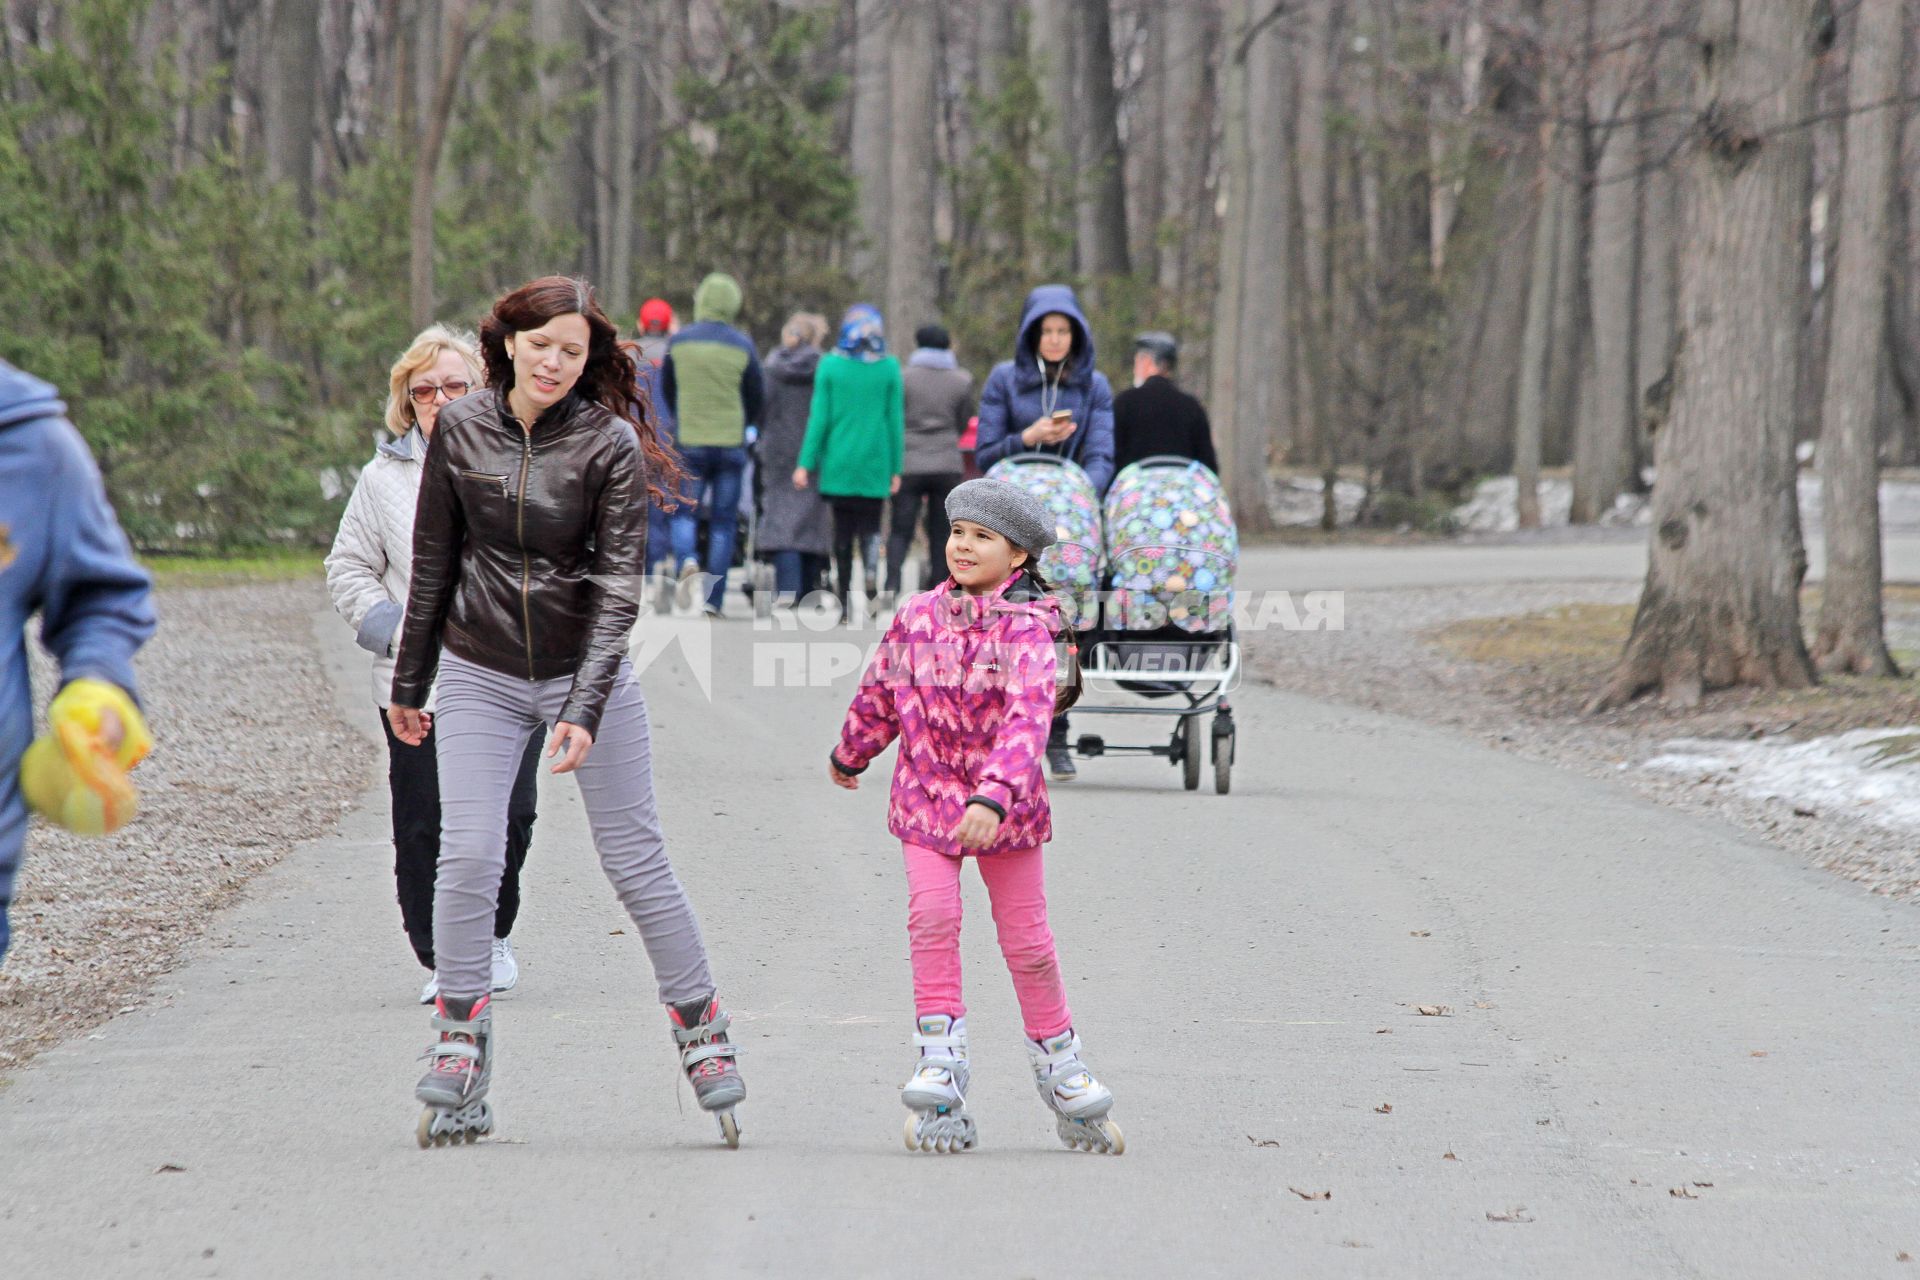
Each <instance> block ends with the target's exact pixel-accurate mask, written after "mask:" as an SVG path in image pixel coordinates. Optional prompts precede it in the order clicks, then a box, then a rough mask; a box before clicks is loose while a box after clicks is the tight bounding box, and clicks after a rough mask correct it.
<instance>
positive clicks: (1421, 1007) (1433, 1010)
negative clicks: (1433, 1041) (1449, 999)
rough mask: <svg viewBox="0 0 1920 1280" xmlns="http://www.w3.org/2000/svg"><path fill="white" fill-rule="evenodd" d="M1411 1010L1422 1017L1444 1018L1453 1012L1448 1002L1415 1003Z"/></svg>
mask: <svg viewBox="0 0 1920 1280" xmlns="http://www.w3.org/2000/svg"><path fill="white" fill-rule="evenodd" d="M1413 1011H1414V1012H1415V1013H1417V1014H1419V1015H1420V1016H1421V1017H1423V1018H1444V1017H1447V1016H1448V1015H1450V1014H1451V1013H1452V1012H1453V1006H1452V1005H1450V1004H1417V1005H1415V1006H1413Z"/></svg>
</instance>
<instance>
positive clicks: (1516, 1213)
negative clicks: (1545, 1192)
mask: <svg viewBox="0 0 1920 1280" xmlns="http://www.w3.org/2000/svg"><path fill="white" fill-rule="evenodd" d="M1487 1221H1488V1222H1532V1221H1533V1215H1532V1214H1530V1213H1528V1212H1527V1206H1525V1205H1518V1206H1516V1207H1514V1208H1512V1209H1509V1210H1507V1211H1506V1212H1505V1213H1489V1214H1488V1215H1487Z"/></svg>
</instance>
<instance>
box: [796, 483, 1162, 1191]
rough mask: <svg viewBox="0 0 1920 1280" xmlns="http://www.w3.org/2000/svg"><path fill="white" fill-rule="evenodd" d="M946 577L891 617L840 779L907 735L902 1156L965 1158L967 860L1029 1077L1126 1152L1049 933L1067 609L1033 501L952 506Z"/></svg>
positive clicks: (902, 807)
mask: <svg viewBox="0 0 1920 1280" xmlns="http://www.w3.org/2000/svg"><path fill="white" fill-rule="evenodd" d="M947 519H948V520H949V521H951V524H952V528H951V532H950V533H949V535H948V537H947V564H948V565H949V566H950V567H951V569H952V576H951V577H949V578H948V579H947V580H946V581H945V582H943V583H941V584H940V585H939V586H937V587H935V588H934V589H933V590H932V591H927V592H923V593H921V594H920V595H917V596H914V597H913V598H912V599H911V600H909V601H908V602H907V603H906V605H905V606H903V607H902V608H901V610H900V612H899V613H898V614H897V615H896V616H895V618H894V620H893V625H892V626H891V627H889V628H888V630H887V634H886V637H885V639H883V640H882V641H881V643H880V648H879V650H878V651H877V652H876V653H875V654H874V658H873V661H872V663H871V664H870V665H869V666H868V668H867V672H866V674H865V675H864V676H863V677H862V678H861V681H860V692H859V693H858V694H857V695H856V696H855V697H854V700H853V705H852V707H850V708H849V709H848V711H847V719H846V724H845V726H844V727H843V728H842V729H841V731H840V742H839V745H838V746H836V747H835V748H834V749H833V753H832V756H831V762H830V764H829V772H830V774H831V776H832V778H833V781H834V783H835V784H836V785H838V786H842V787H845V788H846V789H847V790H849V791H852V790H854V789H856V788H858V787H859V785H860V778H859V775H860V774H861V773H862V772H863V771H864V770H865V769H866V767H867V766H868V764H870V763H871V762H872V761H873V758H874V757H875V756H877V755H879V754H880V753H881V752H882V751H884V750H886V748H887V745H888V744H889V743H891V742H892V741H893V740H894V738H895V737H898V738H899V739H900V752H899V760H898V762H897V763H896V764H895V766H894V770H893V791H892V794H891V796H890V797H889V799H888V802H887V829H888V830H889V831H891V832H892V833H893V834H894V835H895V836H897V837H898V838H899V839H900V841H901V844H902V846H903V850H904V853H905V856H906V866H907V937H908V940H909V944H910V946H911V950H912V955H913V998H914V1008H915V1014H916V1028H915V1033H914V1037H913V1042H914V1044H915V1045H916V1046H917V1047H918V1048H919V1050H920V1060H919V1062H918V1063H916V1064H915V1069H914V1073H913V1076H912V1078H911V1079H909V1080H908V1081H907V1083H906V1085H905V1087H904V1088H903V1089H902V1090H901V1101H903V1102H905V1103H906V1105H907V1107H908V1108H909V1109H910V1110H911V1111H912V1113H913V1114H912V1115H910V1116H908V1117H907V1123H906V1142H907V1146H908V1148H909V1149H916V1150H923V1151H941V1152H949V1151H964V1150H968V1149H970V1148H971V1147H972V1146H973V1145H974V1141H975V1129H974V1122H973V1117H972V1116H970V1115H968V1114H967V1110H966V1092H967V1080H968V1067H967V1019H966V1012H967V1010H966V1005H965V1004H964V1003H962V1001H961V999H960V867H961V863H962V861H963V859H965V858H966V857H967V856H969V855H972V856H974V857H976V858H977V860H978V862H979V865H980V878H981V879H982V880H983V881H985V882H986V886H987V892H988V894H989V896H990V897H991V898H992V901H993V919H994V924H995V925H996V926H998V928H999V933H1000V950H1001V953H1002V954H1003V955H1005V956H1006V959H1007V968H1008V969H1009V970H1010V971H1011V973H1012V975H1013V989H1014V994H1015V995H1016V996H1017V997H1018V998H1019V1001H1020V1014H1021V1019H1022V1021H1023V1022H1024V1023H1025V1024H1026V1032H1027V1054H1028V1056H1029V1058H1030V1059H1031V1060H1032V1062H1033V1075H1034V1083H1035V1084H1036V1085H1037V1086H1038V1088H1039V1090H1040V1096H1041V1097H1042V1098H1044V1099H1046V1102H1047V1105H1048V1106H1050V1107H1051V1108H1052V1109H1053V1111H1054V1113H1055V1114H1056V1116H1057V1117H1058V1120H1057V1128H1058V1131H1059V1134H1060V1140H1061V1141H1062V1142H1064V1143H1066V1144H1067V1145H1068V1146H1069V1147H1073V1148H1075V1149H1076V1150H1086V1151H1103V1152H1112V1153H1113V1154H1114V1155H1118V1154H1120V1153H1121V1151H1123V1150H1124V1149H1125V1145H1126V1144H1125V1139H1124V1138H1122V1136H1121V1133H1120V1126H1119V1125H1117V1124H1115V1123H1114V1122H1113V1121H1112V1120H1111V1119H1109V1118H1108V1113H1109V1112H1110V1111H1112V1109H1113V1093H1112V1091H1111V1090H1109V1089H1108V1088H1107V1087H1106V1086H1105V1085H1103V1084H1101V1083H1100V1082H1099V1081H1098V1080H1096V1079H1094V1077H1093V1073H1092V1072H1090V1071H1088V1070H1087V1068H1086V1065H1085V1064H1084V1063H1082V1062H1081V1061H1080V1037H1079V1036H1077V1035H1075V1034H1074V1030H1073V1018H1072V1016H1071V1015H1070V1014H1069V1013H1068V1011H1067V993H1066V986H1065V984H1064V983H1063V982H1062V980H1061V977H1060V961H1059V958H1058V956H1057V955H1056V954H1055V952H1054V946H1053V932H1052V930H1050V929H1049V928H1048V927H1047V899H1046V888H1045V878H1044V875H1043V872H1042V866H1041V852H1040V846H1041V845H1042V844H1044V843H1045V842H1046V841H1047V840H1049V839H1051V838H1052V835H1053V817H1052V812H1051V810H1050V809H1049V808H1048V805H1047V784H1046V780H1045V778H1044V776H1043V774H1042V771H1041V766H1042V764H1043V763H1044V757H1045V750H1046V744H1047V730H1048V727H1049V725H1050V723H1051V721H1052V719H1053V704H1054V690H1055V670H1056V665H1055V655H1054V637H1055V635H1056V634H1057V633H1058V632H1059V631H1060V630H1061V627H1062V622H1061V615H1060V611H1059V606H1058V605H1057V603H1056V602H1055V601H1054V599H1053V598H1052V597H1051V596H1049V595H1048V594H1047V591H1048V590H1049V588H1048V586H1047V583H1046V581H1045V580H1044V579H1043V578H1041V577H1040V575H1039V573H1038V572H1037V569H1036V566H1035V564H1034V562H1033V561H1034V557H1035V556H1037V555H1038V554H1039V552H1040V551H1041V550H1042V549H1044V548H1046V547H1048V546H1050V545H1052V543H1053V541H1054V535H1053V522H1052V520H1051V518H1049V517H1048V516H1047V514H1046V512H1045V511H1044V510H1043V509H1042V508H1041V506H1040V504H1039V502H1037V501H1036V500H1035V499H1034V498H1032V497H1031V496H1029V495H1028V494H1027V493H1025V492H1024V491H1023V490H1020V489H1018V488H1015V487H1014V486H1013V485H1010V484H1008V483H1006V482H1005V481H1002V480H984V479H982V480H969V481H967V482H965V483H964V484H960V485H958V486H956V487H955V488H954V490H953V492H952V493H951V495H949V497H948V498H947Z"/></svg>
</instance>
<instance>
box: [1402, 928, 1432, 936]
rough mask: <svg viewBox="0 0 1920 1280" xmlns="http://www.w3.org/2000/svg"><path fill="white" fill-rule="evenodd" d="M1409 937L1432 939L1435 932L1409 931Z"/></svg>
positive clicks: (1429, 930)
mask: <svg viewBox="0 0 1920 1280" xmlns="http://www.w3.org/2000/svg"><path fill="white" fill-rule="evenodd" d="M1407 936H1408V937H1409V938H1431V937H1432V936H1433V930H1431V929H1409V930H1407Z"/></svg>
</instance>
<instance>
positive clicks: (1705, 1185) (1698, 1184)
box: [1693, 1182, 1713, 1187]
mask: <svg viewBox="0 0 1920 1280" xmlns="http://www.w3.org/2000/svg"><path fill="white" fill-rule="evenodd" d="M1693 1185H1694V1186H1696V1187H1710V1186H1712V1185H1713V1184H1712V1183H1711V1182H1696V1183H1694V1184H1693Z"/></svg>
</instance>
